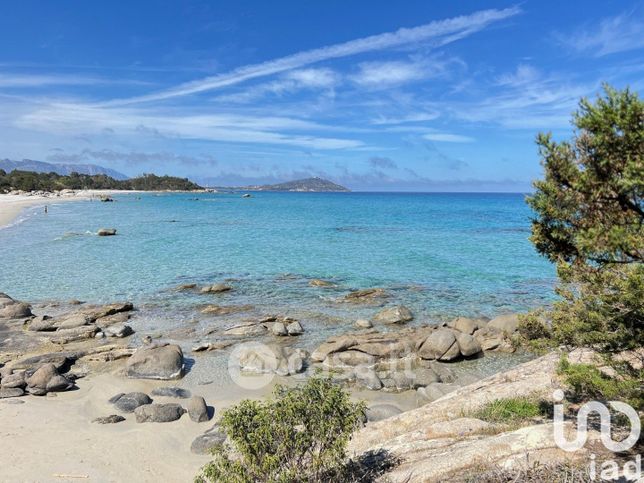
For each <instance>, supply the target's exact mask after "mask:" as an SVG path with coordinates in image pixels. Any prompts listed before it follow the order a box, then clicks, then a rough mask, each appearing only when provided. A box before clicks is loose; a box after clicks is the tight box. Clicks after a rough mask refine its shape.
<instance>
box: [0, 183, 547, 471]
mask: <svg viewBox="0 0 644 483" xmlns="http://www.w3.org/2000/svg"><path fill="white" fill-rule="evenodd" d="M112 196H113V197H114V199H115V200H116V201H115V202H113V203H86V202H78V203H63V204H56V205H53V206H51V205H50V209H49V213H47V215H45V214H44V213H42V212H41V210H40V209H39V208H38V209H36V208H32V212H31V213H29V211H27V212H25V214H27V215H31V216H26V217H25V220H24V221H22V222H20V223H17V224H14V225H13V226H9V227H8V228H6V229H4V230H0V237H2V239H3V242H4V243H3V244H2V247H3V248H2V256H3V260H4V263H5V265H4V266H3V268H4V267H8V268H9V269H8V270H3V272H2V276H1V281H0V290H1V291H3V292H5V293H6V294H8V295H9V296H10V297H11V298H12V299H15V302H9V301H7V299H5V302H6V306H8V307H13V309H10V310H17V309H18V308H19V307H18V306H19V305H20V302H21V301H24V302H27V303H28V304H29V306H30V307H31V308H30V312H29V314H30V315H27V313H20V311H19V310H18V312H14V313H13V315H10V316H9V317H6V314H5V318H4V319H2V320H3V321H4V323H3V330H2V332H0V354H2V357H3V359H2V360H0V363H1V364H4V368H3V370H4V371H5V372H4V374H5V375H4V376H3V378H4V379H3V381H5V380H6V377H7V376H8V377H9V378H11V377H16V376H15V375H16V374H21V373H22V372H23V371H25V370H26V371H27V372H26V373H25V374H27V375H28V374H29V371H30V370H33V369H32V368H35V365H37V364H41V363H42V362H43V361H48V360H51V361H53V363H54V364H55V365H59V367H57V368H56V372H57V373H59V374H60V375H61V377H63V378H65V380H67V381H68V383H69V384H70V386H69V387H70V388H77V389H76V390H64V391H62V392H59V391H52V392H48V391H47V390H45V395H44V396H36V395H33V394H35V393H38V391H39V390H38V389H37V388H36V392H35V393H34V392H33V388H35V387H36V386H30V385H29V384H28V383H27V382H26V379H25V382H24V383H23V385H22V386H20V384H18V388H21V390H23V391H27V392H31V393H32V395H29V396H21V397H15V398H5V399H3V403H2V405H1V406H0V409H1V411H0V419H2V423H3V424H2V427H3V431H4V434H3V438H2V445H3V447H2V448H0V451H2V453H3V454H8V455H11V457H12V458H13V459H14V461H15V462H16V464H15V470H12V471H15V473H9V476H14V477H16V478H17V477H18V476H20V477H24V475H25V474H30V475H31V478H32V479H33V480H34V481H41V480H46V479H48V478H53V476H52V475H54V474H60V475H72V476H73V475H76V476H78V475H81V476H82V475H86V474H87V475H91V477H92V478H97V481H117V480H119V479H122V478H123V477H124V475H130V477H131V478H132V479H136V480H140V481H153V480H155V479H158V478H160V477H165V478H167V479H168V480H170V481H181V480H186V479H190V478H191V477H192V476H193V475H194V474H195V472H196V471H197V470H198V468H199V467H200V466H201V465H203V464H204V463H205V462H207V461H208V456H207V455H204V454H199V452H200V450H198V451H197V452H195V450H194V448H193V446H194V444H195V443H194V441H198V440H200V439H199V438H202V439H201V440H200V441H202V443H203V442H204V441H205V442H207V441H210V440H211V439H212V438H213V437H214V439H216V436H217V433H216V431H214V433H211V436H210V437H209V436H207V435H208V430H209V429H210V428H211V427H212V425H213V422H216V420H217V417H218V415H219V414H220V411H221V410H222V409H224V408H226V407H228V406H230V405H232V404H234V403H235V402H238V401H239V400H240V399H243V398H248V397H251V398H258V397H265V396H266V395H268V394H269V393H270V391H271V389H272V387H273V386H274V385H275V384H276V383H280V384H286V385H291V384H296V383H298V382H301V381H303V380H305V379H306V378H307V377H309V376H310V375H311V374H313V373H314V372H315V371H316V370H317V369H320V368H321V369H323V370H326V371H327V374H330V375H331V376H333V377H334V378H336V380H337V381H338V382H339V383H341V384H344V385H346V387H347V388H348V389H349V390H350V391H351V393H352V396H353V397H354V398H356V399H359V400H366V401H368V402H369V404H370V405H371V406H372V407H373V408H374V409H373V414H372V415H371V418H373V421H375V420H377V419H379V418H381V417H385V416H391V415H393V414H397V413H399V412H400V411H409V410H413V409H414V408H417V407H422V406H423V405H424V404H426V403H428V402H431V401H433V400H437V399H440V398H441V397H443V396H446V395H448V394H450V393H451V392H453V391H456V390H458V389H459V388H464V387H467V386H468V385H469V384H471V383H473V382H476V381H481V380H483V379H485V378H486V377H491V376H493V375H494V374H498V373H501V372H504V371H508V370H512V368H514V367H516V366H517V365H518V364H521V363H523V362H525V361H528V360H530V359H532V358H533V357H534V356H532V355H530V354H525V353H513V350H514V349H513V348H512V347H511V344H510V343H509V338H508V336H509V334H510V333H511V332H512V330H513V329H514V328H515V327H516V319H515V318H514V316H513V315H511V314H514V313H516V312H518V311H521V310H527V309H529V308H532V307H536V306H539V305H540V304H544V303H547V301H548V300H549V296H550V295H549V290H548V289H547V287H549V286H550V285H549V284H550V283H551V279H550V278H549V277H550V276H551V274H550V272H549V269H548V267H547V265H546V266H544V264H542V261H541V260H539V259H538V257H536V255H534V254H533V253H531V247H530V246H529V243H528V242H527V240H526V237H527V213H526V210H525V208H524V207H523V205H522V203H523V201H522V196H521V195H479V196H478V197H477V195H414V194H411V195H405V194H401V195H399V196H400V199H398V200H397V199H396V195H390V194H387V195H380V194H317V193H314V194H299V193H294V194H279V193H258V194H254V195H253V197H251V198H250V199H248V198H241V195H239V194H211V193H185V194H180V193H171V194H162V193H147V194H138V193H137V194H121V193H113V194H112ZM383 198H384V199H383ZM392 199H393V200H394V202H393V203H392ZM455 201H456V202H457V203H456V204H457V206H458V205H459V204H460V206H461V210H458V209H457V210H453V211H452V213H453V215H452V217H451V219H446V217H445V216H446V213H447V211H446V208H443V206H444V204H453V203H454V202H455ZM383 202H386V204H387V206H390V208H389V210H390V211H391V210H394V211H395V212H396V214H397V216H392V213H391V212H389V213H386V214H382V216H383V217H384V216H386V217H387V219H390V220H394V221H393V222H390V223H383V220H382V219H379V217H378V215H377V213H378V210H379V209H380V208H381V207H382V206H384V205H379V203H383ZM374 204H375V208H374ZM339 205H342V206H347V205H348V209H346V210H344V211H343V212H339V211H336V210H337V206H339ZM352 205H353V206H352ZM27 210H29V208H27ZM372 210H374V211H372ZM374 213H375V214H374ZM287 215H288V216H287ZM373 218H375V219H373ZM198 219H201V220H203V221H202V222H201V223H199V222H198ZM428 224H429V225H432V227H431V228H429V229H428V226H427V225H428ZM100 227H114V228H116V229H117V235H116V236H113V237H97V236H96V231H97V230H98V228H100ZM204 227H206V231H204ZM421 231H422V232H426V233H429V234H430V236H429V238H427V239H425V240H419V239H418V236H419V234H420V232H421ZM456 233H459V234H461V235H462V239H463V241H460V242H457V243H454V242H452V243H448V240H447V238H446V237H447V236H448V234H450V235H451V236H452V238H451V239H452V240H454V234H456ZM253 234H255V235H253ZM466 234H467V235H466ZM464 240H468V242H467V243H466V242H465V241H464ZM161 246H163V247H168V248H167V250H169V251H170V253H166V252H165V250H161V249H160V248H159V247H161ZM72 252H73V253H75V256H74V258H73V259H74V263H73V266H70V265H69V263H70V260H71V258H70V253H72ZM401 252H402V253H401ZM37 253H41V254H45V256H44V257H42V256H40V257H39V256H37V255H36V254H37ZM511 253H515V254H517V255H518V254H520V253H524V254H525V256H526V257H527V259H520V258H518V257H517V256H509V254H511ZM226 254H227V256H224V255H226ZM245 254H246V255H248V256H249V257H250V258H248V259H245V258H244V255H245ZM463 257H471V258H470V259H469V260H467V259H466V260H463ZM360 259H364V261H363V262H362V263H363V265H360V263H359V262H358V260H360ZM28 260H30V261H29V262H28V263H29V268H27V265H26V263H27V261H28ZM457 260H458V262H457ZM492 260H497V261H503V262H502V263H503V266H502V267H500V269H499V270H498V272H497V271H496V270H495V267H494V266H493V265H491V261H492ZM463 261H464V262H465V263H464V264H463V263H462V262H463ZM235 264H237V265H238V269H237V270H236V271H233V269H232V267H233V266H234V265H235ZM356 264H357V265H356ZM395 264H398V266H395ZM86 266H93V267H95V269H94V270H91V271H89V270H87V271H86V270H84V269H83V267H86ZM462 266H465V267H467V266H469V270H470V271H469V272H468V271H467V270H464V269H463V268H460V267H462ZM526 266H527V267H531V269H530V270H526V272H529V273H525V274H524V273H523V270H525V269H526ZM253 267H255V269H254V270H252V268H253ZM347 267H351V269H350V270H348V269H347ZM368 267H377V268H370V269H367V268H368ZM25 270H28V271H27V273H30V275H29V277H24V276H19V274H20V273H23V275H24V273H25V272H24V271H25ZM21 271H22V272H21ZM535 272H536V273H540V274H541V276H542V278H538V277H535ZM447 273H453V274H454V275H453V278H448V277H447ZM459 277H461V278H464V279H462V280H459ZM535 278H536V279H535ZM106 304H107V305H106ZM106 311H107V312H106ZM108 312H109V313H108ZM111 312H113V313H111ZM31 314H33V315H31ZM34 317H35V318H34ZM457 317H461V319H458V318H457ZM490 319H495V320H496V319H498V320H499V322H494V323H493V324H492V325H494V326H496V325H498V330H497V328H492V326H490V328H487V325H488V324H490V322H489V321H490ZM459 320H460V322H458V321H459ZM446 324H447V325H446ZM504 324H506V325H504ZM507 324H509V325H507ZM430 338H431V339H432V344H430V343H429V339H430ZM445 338H447V339H448V340H447V341H446V342H445V341H444V339H445ZM451 338H453V339H451ZM249 343H251V344H253V343H259V344H261V345H262V346H261V347H260V348H259V349H257V348H255V347H253V346H251V349H250V350H251V353H250V354H249V353H248V348H247V347H246V344H249ZM166 344H169V345H166ZM430 346H431V347H430ZM167 347H177V348H178V350H179V351H180V352H181V354H182V355H181V359H180V362H179V365H180V367H181V377H180V378H175V377H174V375H173V376H172V377H169V378H168V380H167V381H164V380H150V379H145V378H144V379H140V378H138V377H129V376H128V364H129V361H130V359H131V358H132V357H134V354H135V353H137V352H141V351H143V352H145V351H146V350H156V349H157V348H159V350H162V351H165V350H166V349H164V348H167ZM240 347H241V350H246V352H245V353H242V354H241V356H240V354H239V352H238V353H237V359H233V360H235V361H236V364H237V366H236V367H240V368H242V371H241V373H245V374H241V373H238V372H235V371H233V372H231V370H230V367H231V366H230V361H231V356H232V355H233V354H234V353H235V351H236V350H237V351H239V350H240V349H239V348H240ZM266 347H268V348H269V350H271V351H274V353H275V354H277V360H278V362H277V365H276V366H275V367H273V366H272V365H271V362H268V363H267V362H266V361H267V358H266V357H265V355H266V354H267V353H266V349H265V348H266ZM329 347H331V348H332V349H331V350H329ZM423 347H424V348H425V349H423V350H421V349H422V348H423ZM455 348H456V349H455ZM252 351H255V352H252ZM52 354H53V355H52ZM56 354H58V356H56ZM60 354H63V359H64V360H62V359H61V358H60V357H61V356H60ZM43 355H44V357H45V358H44V359H42V357H43ZM356 356H357V359H356ZM365 356H366V357H365ZM34 357H35V359H33V358H34ZM280 358H281V359H280ZM367 359H368V360H367ZM25 360H27V361H29V360H32V362H31V364H32V365H31V366H29V364H27V365H26V366H25V364H24V363H21V362H20V361H23V362H24V361H25ZM280 360H283V361H284V362H283V363H280V362H279V361H280ZM33 361H37V362H33ZM240 361H242V363H240ZM410 361H413V362H410ZM16 363H18V364H17V365H16ZM392 363H393V365H394V366H396V368H395V370H393V369H392V367H390V366H391V365H392ZM407 364H409V365H407ZM401 365H404V367H403V372H404V373H405V374H407V376H406V377H407V379H405V378H404V377H401V376H400V375H399V374H398V372H399V371H398V369H400V366H401ZM241 366H244V367H241ZM358 367H364V368H365V370H364V371H359V370H357V368H358ZM244 369H245V370H244ZM407 370H408V371H407ZM249 373H250V374H258V373H262V374H263V375H262V376H259V375H256V376H252V375H250V376H249V375H248V374H249ZM240 374H241V375H240ZM409 374H411V376H409ZM267 375H268V376H269V377H268V382H266V376H267ZM26 377H28V376H26ZM161 379H163V378H161ZM255 379H257V380H256V381H255ZM164 387H171V388H179V389H182V390H184V391H187V392H189V393H190V395H191V396H198V397H203V398H204V401H205V403H206V404H207V405H208V408H209V409H208V411H209V415H208V418H207V420H206V421H207V422H206V421H204V422H202V423H195V422H194V421H192V420H191V418H189V417H188V416H187V415H186V416H183V417H180V419H179V420H178V421H176V422H173V423H168V424H143V423H138V422H136V419H138V416H137V418H136V419H135V418H134V417H133V416H134V415H133V414H129V415H128V414H127V413H120V412H119V410H117V409H115V406H114V405H113V404H112V403H110V402H109V400H110V399H113V398H114V397H115V396H117V395H118V394H120V393H131V392H141V393H144V394H147V395H149V396H150V397H151V398H152V399H153V400H154V403H160V404H179V405H182V406H181V407H182V408H183V406H186V403H187V400H186V399H181V398H177V397H172V395H168V394H165V395H161V396H155V395H153V391H155V390H159V389H162V388H164ZM8 401H25V403H24V404H15V405H14V404H8V403H7V402H8ZM54 406H55V409H54ZM52 410H53V412H52ZM213 413H214V414H213ZM112 414H114V415H117V414H121V415H122V417H125V421H123V422H120V423H118V424H106V425H103V424H98V423H96V422H93V421H95V420H96V419H97V418H101V417H106V416H109V415H112ZM179 416H180V415H179ZM213 416H214V418H213ZM155 417H156V416H155ZM45 419H46V421H47V422H46V423H45V422H44V421H45ZM5 423H6V424H5ZM370 424H371V423H370ZM22 434H33V435H34V436H35V435H36V434H37V435H38V439H39V440H40V441H47V440H50V441H51V442H52V443H53V442H54V441H55V438H57V437H59V436H60V434H67V440H68V444H66V446H65V451H64V452H61V451H59V450H58V449H56V446H55V445H52V446H51V449H50V450H48V451H47V452H46V453H45V455H44V456H43V457H42V459H41V464H39V465H33V466H31V467H30V470H29V471H30V472H31V473H25V471H27V469H26V467H27V463H26V461H24V460H21V459H20V454H21V451H22V450H21V449H20V448H28V447H34V446H33V445H34V444H36V443H35V442H34V441H31V442H30V441H29V438H23V437H21V436H20V435H22ZM204 435H206V436H205V438H204ZM213 435H214V436H213ZM209 438H210V439H209ZM89 441H92V443H91V444H88V442H89ZM204 444H205V443H204ZM198 445H199V444H197V446H198ZM134 446H136V447H144V449H142V450H141V453H138V454H137V457H136V459H134V458H133V456H132V454H131V448H132V447H134ZM191 447H192V448H193V449H192V450H191ZM105 448H112V449H111V450H110V452H111V453H112V454H113V457H112V458H109V459H105V458H103V457H102V454H103V453H104V451H105ZM81 455H82V456H81ZM119 455H120V456H119ZM115 460H119V461H122V462H123V463H124V464H123V465H121V464H118V465H117V464H115ZM168 461H173V463H172V464H168V463H165V462H168ZM127 462H131V463H130V464H128V463H127ZM124 466H127V468H130V469H129V470H127V469H124ZM127 471H131V473H128V472H127ZM28 478H29V477H28ZM56 478H57V481H60V479H59V478H58V477H56ZM63 481H64V478H63Z"/></svg>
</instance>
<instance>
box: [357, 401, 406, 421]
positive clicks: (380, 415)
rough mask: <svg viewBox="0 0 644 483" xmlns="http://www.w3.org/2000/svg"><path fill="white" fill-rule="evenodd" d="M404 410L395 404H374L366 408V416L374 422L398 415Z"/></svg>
mask: <svg viewBox="0 0 644 483" xmlns="http://www.w3.org/2000/svg"><path fill="white" fill-rule="evenodd" d="M402 412H403V411H402V409H400V408H399V407H398V406H394V405H393V404H373V405H371V406H369V407H368V408H367V409H366V411H365V417H366V418H367V421H368V422H370V423H373V422H376V421H382V420H383V419H387V418H391V417H393V416H397V415H399V414H401V413H402Z"/></svg>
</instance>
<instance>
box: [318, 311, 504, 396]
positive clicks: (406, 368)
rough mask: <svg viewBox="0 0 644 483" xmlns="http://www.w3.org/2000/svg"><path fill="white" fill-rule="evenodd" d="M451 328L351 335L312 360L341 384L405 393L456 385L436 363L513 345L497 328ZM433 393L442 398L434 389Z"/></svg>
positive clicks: (464, 324) (460, 324)
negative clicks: (444, 384)
mask: <svg viewBox="0 0 644 483" xmlns="http://www.w3.org/2000/svg"><path fill="white" fill-rule="evenodd" d="M450 325H451V327H445V326H441V327H429V326H425V327H417V328H404V329H401V330H398V331H394V332H380V331H378V330H362V331H357V332H351V333H348V334H345V335H341V336H337V337H332V338H330V339H328V340H327V341H326V342H324V343H323V344H321V345H320V346H319V347H318V348H317V349H316V350H314V351H313V353H312V354H311V360H312V361H313V362H314V363H321V365H322V367H323V368H324V369H327V370H330V371H332V373H333V377H335V378H336V379H338V380H340V381H343V382H346V383H355V384H357V385H359V386H362V387H365V388H368V389H372V390H378V389H383V390H386V391H404V390H409V389H417V388H419V387H424V386H427V385H429V384H431V383H438V382H442V383H448V384H449V383H452V382H453V378H450V377H449V376H447V377H445V378H443V377H441V376H440V375H439V374H436V373H435V372H436V371H435V370H434V369H435V368H438V367H440V366H439V365H438V364H434V362H436V363H443V362H453V361H457V360H461V359H463V358H468V357H480V356H482V355H483V352H484V350H485V349H486V348H488V350H491V349H496V348H499V349H500V348H506V347H510V343H509V341H508V340H507V338H506V336H505V334H504V333H503V332H501V331H499V330H497V329H493V328H488V327H485V326H484V325H483V324H480V325H479V324H470V323H468V322H463V321H462V320H461V321H458V322H457V321H455V322H454V323H452V324H450ZM457 327H458V328H460V329H462V331H461V330H458V329H457ZM479 327H483V328H479ZM440 370H441V371H442V372H445V370H444V369H440ZM378 379H379V380H378ZM445 389H447V388H445ZM428 392H429V394H431V395H432V396H433V395H435V394H437V391H436V390H434V389H431V388H430V390H429V391H428ZM423 398H425V399H427V396H425V395H423Z"/></svg>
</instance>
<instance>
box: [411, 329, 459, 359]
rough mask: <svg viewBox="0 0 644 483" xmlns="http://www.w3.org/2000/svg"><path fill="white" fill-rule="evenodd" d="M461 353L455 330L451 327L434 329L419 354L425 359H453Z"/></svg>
mask: <svg viewBox="0 0 644 483" xmlns="http://www.w3.org/2000/svg"><path fill="white" fill-rule="evenodd" d="M460 354H461V351H460V349H459V347H458V342H457V341H456V337H455V336H454V332H452V331H451V330H449V329H442V328H441V329H438V330H435V331H433V332H432V333H431V334H430V335H429V337H427V339H426V340H425V342H424V343H423V345H422V346H421V348H420V350H419V351H418V355H419V356H420V357H422V358H423V359H438V360H441V361H451V360H453V359H456V358H457V357H458V356H459V355H460Z"/></svg>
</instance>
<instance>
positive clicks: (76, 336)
mask: <svg viewBox="0 0 644 483" xmlns="http://www.w3.org/2000/svg"><path fill="white" fill-rule="evenodd" d="M97 332H98V327H96V326H95V325H83V326H80V327H75V328H72V329H60V328H59V329H58V330H56V332H51V333H47V337H49V339H50V340H51V341H52V342H55V343H57V344H67V343H68V342H77V341H81V340H87V339H93V338H94V336H95V335H96V333H97Z"/></svg>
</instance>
